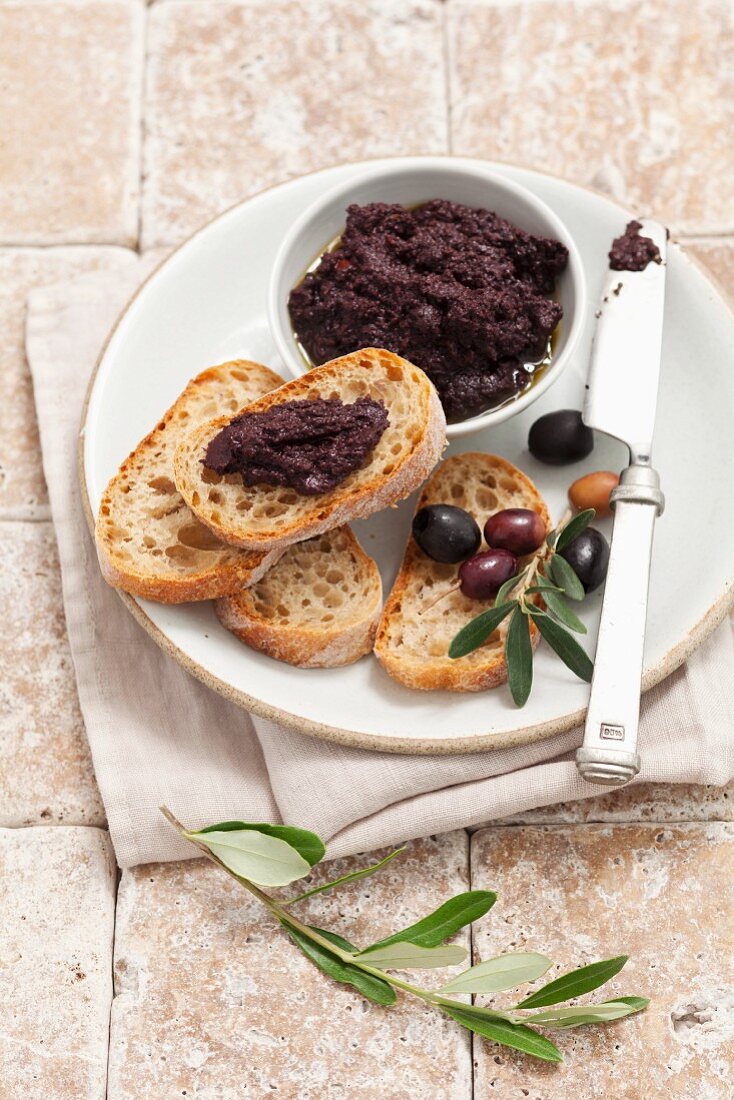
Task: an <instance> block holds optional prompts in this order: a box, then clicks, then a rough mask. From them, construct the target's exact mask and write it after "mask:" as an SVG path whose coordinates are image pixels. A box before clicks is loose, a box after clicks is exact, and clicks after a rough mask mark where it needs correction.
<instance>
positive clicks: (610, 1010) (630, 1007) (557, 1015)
mask: <svg viewBox="0 0 734 1100" xmlns="http://www.w3.org/2000/svg"><path fill="white" fill-rule="evenodd" d="M649 1003H650V1002H649V1000H648V998H647V997H617V998H616V999H615V1000H613V1001H602V1002H601V1004H586V1005H572V1006H567V1007H566V1008H549V1009H546V1010H545V1011H541V1012H534V1013H533V1014H532V1016H526V1017H525V1020H526V1022H527V1023H532V1024H537V1025H539V1026H541V1027H556V1028H570V1027H581V1026H582V1025H584V1024H605V1023H608V1022H609V1021H611V1020H621V1019H622V1018H623V1017H624V1016H631V1015H632V1014H633V1013H635V1012H642V1010H643V1009H644V1008H647V1006H648V1004H649Z"/></svg>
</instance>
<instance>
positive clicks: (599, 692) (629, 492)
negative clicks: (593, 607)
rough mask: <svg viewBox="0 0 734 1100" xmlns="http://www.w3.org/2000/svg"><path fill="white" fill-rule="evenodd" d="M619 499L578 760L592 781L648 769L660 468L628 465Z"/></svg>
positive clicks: (611, 782) (618, 780) (612, 782)
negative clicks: (646, 674)
mask: <svg viewBox="0 0 734 1100" xmlns="http://www.w3.org/2000/svg"><path fill="white" fill-rule="evenodd" d="M611 499H612V504H613V507H614V529H613V531H612V546H611V553H610V557H609V568H608V571H607V580H606V587H605V589H604V602H603V604H602V610H601V621H600V623H599V640H598V642H597V646H596V661H595V663H594V675H593V679H592V681H591V696H590V698H589V709H588V712H587V715H586V728H585V731H584V742H583V745H582V747H581V748H580V749H579V750H578V752H577V753H576V764H577V767H578V770H579V772H580V774H581V776H582V777H583V778H584V779H587V780H589V782H591V783H599V784H602V785H603V786H608V787H617V786H621V785H622V784H623V783H628V782H629V780H630V779H632V778H634V776H635V775H637V773H638V771H639V770H640V758H639V756H638V755H637V727H638V723H639V717H640V682H641V679H642V659H643V652H644V647H645V621H646V619H647V591H648V586H649V581H650V557H651V554H652V536H653V528H654V525H655V518H656V516H658V515H660V513H661V512H662V510H663V507H664V503H665V501H664V498H663V494H662V493H661V492H660V479H659V478H658V475H657V473H656V472H655V470H653V469H652V467H650V466H638V465H632V466H628V467H627V469H626V470H624V471H623V473H622V476H621V478H620V484H619V487H618V488H617V489H615V490H614V492H613V493H612V498H611Z"/></svg>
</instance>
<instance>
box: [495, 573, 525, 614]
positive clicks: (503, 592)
mask: <svg viewBox="0 0 734 1100" xmlns="http://www.w3.org/2000/svg"><path fill="white" fill-rule="evenodd" d="M526 573H527V569H523V570H522V572H520V573H516V574H515V576H514V577H510V579H509V580H508V581H505V583H504V584H503V585H500V587H499V590H498V592H497V595H496V596H495V598H494V605H495V607H499V606H500V604H503V603H504V602H505V600H506V599H507V597H508V596H509V594H510V592H512V590H513V588H515V586H516V585H518V584H519V583H520V581H521V580H522V579H523V577H524V576H525V574H526Z"/></svg>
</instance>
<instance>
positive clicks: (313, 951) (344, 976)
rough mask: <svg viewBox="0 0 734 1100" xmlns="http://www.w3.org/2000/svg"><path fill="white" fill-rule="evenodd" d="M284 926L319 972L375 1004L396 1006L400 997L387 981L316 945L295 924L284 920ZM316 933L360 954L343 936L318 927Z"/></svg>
mask: <svg viewBox="0 0 734 1100" xmlns="http://www.w3.org/2000/svg"><path fill="white" fill-rule="evenodd" d="M280 923H281V924H282V925H283V928H285V930H286V932H287V933H288V935H289V936H290V938H291V939H292V940H293V942H294V943H295V944H296V945H297V946H298V947H300V949H301V951H302V952H303V954H304V955H305V956H306V957H307V958H308V959H310V960H311V962H312V963H313V964H314V966H317V967H318V968H319V970H323V972H324V974H328V976H329V977H330V978H333V979H334V981H336V982H342V983H344V984H346V985H351V986H354V988H355V989H357V990H359V992H360V993H361V994H362V996H364V997H366V998H367V999H368V1000H369V1001H374V1002H375V1004H378V1005H392V1004H395V1001H396V1000H397V994H396V993H395V990H394V989H393V988H392V986H391V985H389V983H388V982H386V981H385V980H384V979H383V978H379V977H377V976H375V975H373V974H368V973H367V972H366V971H365V970H360V969H359V967H357V966H350V965H349V963H346V962H343V960H342V959H340V958H339V957H338V956H337V955H333V954H332V953H331V951H327V949H326V948H325V947H322V946H321V944H320V943H316V942H315V941H314V940H312V939H309V937H308V936H306V935H304V934H303V933H302V932H301V931H300V930H299V929H297V928H293V927H291V925H289V924H287V923H286V922H285V921H281V922H280ZM313 931H315V932H318V934H319V935H321V936H323V937H324V938H325V939H328V940H330V941H331V942H332V943H333V944H335V945H336V946H337V947H341V949H342V950H343V951H356V948H353V947H352V945H351V944H349V943H348V942H347V941H346V940H343V939H342V938H341V936H335V935H334V933H328V932H325V931H324V930H323V929H321V928H318V929H317V928H314V929H313Z"/></svg>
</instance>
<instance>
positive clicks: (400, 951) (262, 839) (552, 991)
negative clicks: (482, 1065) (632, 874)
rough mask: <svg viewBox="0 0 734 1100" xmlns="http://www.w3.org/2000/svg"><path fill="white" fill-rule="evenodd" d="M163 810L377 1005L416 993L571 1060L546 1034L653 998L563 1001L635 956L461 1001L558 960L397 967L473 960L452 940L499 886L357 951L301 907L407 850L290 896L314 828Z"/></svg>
mask: <svg viewBox="0 0 734 1100" xmlns="http://www.w3.org/2000/svg"><path fill="white" fill-rule="evenodd" d="M161 813H162V814H163V815H164V817H165V818H166V819H167V820H168V821H169V822H170V824H171V825H172V826H173V827H174V828H175V829H176V830H177V832H178V833H179V834H180V835H181V836H182V837H183V838H184V839H185V840H187V841H189V842H190V843H191V844H193V845H195V847H197V848H198V849H199V850H200V851H201V852H202V853H203V854H204V855H205V856H206V857H207V858H208V859H210V860H211V861H212V863H214V864H215V865H216V866H217V867H218V868H219V870H220V871H224V872H225V873H226V874H228V875H230V876H231V877H232V878H233V879H234V880H235V881H236V882H237V883H238V884H239V885H240V886H242V887H244V889H245V890H247V891H249V893H250V894H252V895H253V896H254V897H255V898H256V899H257V900H258V901H259V902H260V904H261V905H263V906H264V908H265V910H266V911H267V912H268V913H269V914H270V916H271V917H273V918H274V919H275V920H276V921H277V922H278V924H279V925H280V926H281V928H282V929H283V931H284V932H285V933H286V934H287V936H288V937H289V939H290V940H291V943H292V944H293V945H294V946H295V947H297V948H298V949H299V950H300V951H301V952H302V953H303V954H304V955H305V956H306V958H307V959H308V960H309V961H310V962H311V963H312V964H313V965H314V966H315V967H317V968H318V969H319V970H320V971H322V973H324V974H326V975H327V977H329V978H331V979H332V980H333V981H335V982H338V983H339V984H341V985H347V986H351V987H352V989H353V990H354V991H355V992H356V993H357V994H359V995H361V996H362V997H363V998H365V1000H367V1001H372V1002H373V1003H374V1004H377V1005H381V1006H384V1007H389V1006H390V1005H393V1004H395V1002H396V1001H397V991H399V992H401V993H407V994H410V995H411V996H412V997H415V998H417V999H418V1000H420V1001H422V1002H423V1004H425V1005H429V1006H431V1008H433V1009H435V1010H436V1011H437V1012H440V1013H442V1014H444V1015H446V1016H448V1017H450V1018H451V1019H452V1020H454V1021H455V1022H456V1023H457V1024H460V1025H461V1026H462V1027H464V1028H466V1029H467V1030H468V1031H472V1032H474V1033H475V1034H476V1035H480V1036H482V1037H483V1038H485V1039H489V1040H490V1041H492V1042H495V1043H498V1044H500V1045H502V1046H505V1047H510V1048H512V1049H513V1050H517V1051H520V1052H521V1053H523V1054H527V1055H529V1056H530V1057H533V1058H538V1059H540V1060H541V1061H544V1062H562V1061H563V1055H562V1054H561V1051H560V1050H559V1048H558V1047H557V1046H556V1044H555V1043H554V1042H553V1041H552V1040H551V1039H549V1038H548V1037H547V1036H546V1035H544V1034H542V1032H543V1031H547V1030H551V1031H552V1030H560V1031H565V1030H566V1029H568V1028H575V1027H586V1026H588V1025H590V1024H591V1025H593V1024H605V1023H609V1022H611V1021H612V1020H620V1019H622V1018H623V1017H624V1016H630V1015H632V1014H634V1013H636V1012H641V1011H643V1010H644V1009H645V1008H646V1007H647V1005H648V1003H649V1001H648V998H647V997H638V996H623V997H620V996H615V997H613V998H612V999H610V1000H604V1001H593V1002H591V1003H584V1004H563V1002H567V1001H569V1000H571V999H574V1000H575V998H577V997H580V996H582V995H583V994H585V993H591V992H592V991H593V990H595V989H599V988H600V987H601V986H602V985H604V984H606V982H608V981H609V979H610V978H613V977H614V976H615V975H616V974H618V973H619V972H620V970H621V969H622V968H623V966H624V965H625V963H626V962H627V958H628V956H627V955H615V956H613V957H612V958H608V959H601V960H600V961H599V962H593V963H589V964H587V965H586V966H581V967H578V968H577V969H575V970H569V971H567V972H566V973H564V974H560V975H559V976H558V977H555V978H552V979H551V980H550V981H547V982H546V984H544V985H541V986H540V987H539V988H536V989H535V990H534V991H533V992H531V993H530V994H529V995H528V996H524V997H522V996H520V997H519V999H517V997H518V995H517V994H515V995H513V997H512V1002H513V1003H512V1004H510V1005H507V1006H505V1007H502V1008H500V1007H495V1006H494V1005H492V1006H485V1005H480V1004H474V1003H471V1002H467V1001H465V1000H457V999H456V995H457V994H459V995H461V994H472V995H473V994H495V993H500V992H504V991H507V990H515V989H517V988H518V987H519V986H521V985H524V984H526V983H528V982H534V981H537V979H539V978H541V977H543V975H544V974H547V973H548V971H549V970H550V969H551V967H552V966H553V962H552V960H551V959H549V958H548V957H547V956H545V955H541V954H540V953H538V952H535V951H509V952H506V953H505V954H502V955H496V956H494V957H493V958H490V959H485V960H484V961H483V962H480V963H478V964H477V965H476V966H470V967H469V968H468V969H466V970H462V971H461V972H459V973H458V974H454V976H453V977H452V978H451V979H450V980H449V981H445V980H444V982H443V984H442V985H441V986H440V987H439V988H435V987H434V988H432V989H424V988H423V987H422V986H419V985H416V984H414V982H412V981H407V980H406V979H405V978H402V977H399V976H398V974H395V973H394V971H395V970H397V971H405V970H409V971H412V970H443V969H444V968H445V967H454V966H459V965H461V964H462V963H464V962H465V960H466V959H467V957H468V954H469V952H468V951H467V949H466V948H465V947H464V946H462V945H461V944H459V943H450V942H447V941H449V940H451V939H452V938H453V937H454V936H455V935H456V933H457V932H459V931H460V930H461V929H462V928H466V927H467V926H468V925H470V924H472V923H473V922H474V921H477V920H480V919H481V918H482V917H484V916H485V915H486V914H487V913H488V912H489V910H490V909H491V908H492V906H493V905H494V904H495V902H496V900H497V894H496V893H495V892H494V891H493V890H467V891H465V892H464V893H461V894H456V895H455V896H454V897H452V898H449V899H448V901H445V902H444V903H443V905H440V906H439V907H438V909H434V910H433V912H431V913H428V914H427V915H426V916H425V917H422V918H421V919H420V920H418V921H416V922H415V923H413V924H411V925H409V926H408V927H407V928H401V929H399V930H398V931H397V932H394V933H393V934H392V935H389V936H387V937H385V938H383V939H378V940H376V941H375V942H374V943H371V944H369V945H368V946H366V947H357V946H356V945H355V944H353V943H349V941H348V940H345V939H344V937H343V936H340V935H338V934H337V933H336V932H332V931H329V930H327V929H325V928H322V927H320V926H318V925H315V924H310V923H307V921H306V919H305V917H304V919H301V918H300V917H298V916H296V914H295V913H294V912H293V909H294V907H295V906H297V905H299V904H300V903H302V902H304V901H306V900H307V899H311V898H313V897H314V896H315V895H317V894H322V893H324V892H325V891H328V890H333V889H335V888H336V887H342V886H346V885H348V884H350V883H352V882H355V881H356V880H357V879H362V878H367V877H368V876H370V875H374V874H376V873H377V872H379V871H380V870H382V868H383V867H385V866H386V865H387V864H388V863H390V862H391V861H392V860H393V859H394V858H395V857H396V856H399V855H400V853H401V852H403V851H404V849H403V848H399V849H397V851H393V852H390V853H389V854H388V855H386V856H385V857H384V858H383V859H380V860H379V861H378V862H376V863H371V864H369V865H368V866H366V867H362V868H360V869H358V870H355V871H349V872H348V873H347V874H344V875H340V876H339V877H337V878H334V879H331V880H330V881H323V880H321V881H317V882H316V884H315V885H313V886H312V887H311V888H310V889H307V890H305V891H303V892H302V893H299V894H296V895H294V896H292V897H287V898H283V897H280V896H278V895H276V894H273V893H271V892H270V890H271V888H272V887H276V888H281V887H284V886H289V885H290V884H291V883H293V882H297V881H298V880H300V879H304V878H307V877H308V876H310V875H311V872H312V869H313V868H314V867H315V866H316V864H317V863H320V862H321V860H322V859H323V858H324V856H325V854H326V847H325V845H324V842H323V841H322V840H321V838H320V837H318V836H317V835H316V834H315V833H312V832H310V831H309V830H308V829H301V828H298V827H296V826H293V825H270V824H263V823H257V824H256V823H249V822H245V821H222V822H220V823H219V824H218V825H208V826H207V827H206V828H203V829H196V830H188V829H186V828H185V827H184V826H183V825H182V824H181V822H180V821H178V820H177V819H176V818H175V817H174V815H173V814H172V813H171V811H170V810H169V809H167V808H166V807H165V806H161ZM263 887H268V890H265V889H263ZM538 1010H539V1011H538ZM538 1028H540V1029H541V1031H539V1030H537V1029H538Z"/></svg>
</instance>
